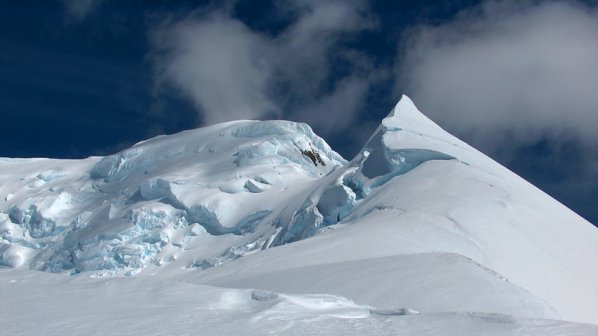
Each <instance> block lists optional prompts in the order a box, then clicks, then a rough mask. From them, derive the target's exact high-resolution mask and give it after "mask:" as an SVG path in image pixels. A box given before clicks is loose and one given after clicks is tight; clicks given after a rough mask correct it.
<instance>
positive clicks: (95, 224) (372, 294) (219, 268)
mask: <svg viewBox="0 0 598 336" xmlns="http://www.w3.org/2000/svg"><path fill="white" fill-rule="evenodd" d="M597 231H598V230H596V228H595V227H593V226H592V225H591V224H590V223H588V222H587V221H585V220H584V219H582V218H581V217H579V216H578V215H576V214H575V213H573V212H572V211H570V210H569V209H567V208H566V207H564V206H563V205H561V204H560V203H558V202H557V201H555V200H554V199H552V198H550V197H549V196H547V195H546V194H544V193H543V192H541V191H540V190H538V189H537V188H535V187H533V186H532V185H530V184H529V183H527V182H526V181H524V180H523V179H521V178H520V177H518V176H516V175H515V174H513V173H512V172H510V171H509V170H507V169H506V168H504V167H502V166H500V165H499V164H498V163H496V162H494V161H493V160H491V159H490V158H488V157H486V156H485V155H483V154H481V153H480V152H478V151H477V150H475V149H473V148H472V147H470V146H468V145H467V144H465V143H463V142H462V141H460V140H459V139H457V138H455V137H453V136H452V135H450V134H448V133H447V132H445V131H444V130H442V129H441V128H440V127H439V126H437V125H436V124H434V123H433V122H432V121H431V120H429V119H428V118H426V117H425V116H424V115H423V114H421V113H420V112H419V111H418V110H417V108H416V107H415V106H414V105H413V103H412V101H411V100H410V99H409V98H408V97H403V98H402V99H401V101H400V102H399V103H398V104H397V106H396V107H395V108H394V109H393V111H392V112H391V113H390V114H389V115H388V117H387V118H385V119H384V120H383V121H382V123H381V125H380V127H379V128H378V129H377V130H376V132H374V134H373V135H372V137H371V138H370V139H369V140H368V142H367V143H366V144H365V145H364V147H363V149H362V150H361V151H360V152H359V153H358V155H356V157H355V158H353V159H352V160H351V161H346V160H344V159H343V158H342V157H340V156H339V155H338V154H337V153H335V152H334V151H333V150H332V149H330V147H329V146H328V145H327V144H326V143H325V142H324V141H323V140H322V139H321V138H319V137H318V136H317V135H315V134H314V133H313V132H312V130H311V129H310V128H309V127H308V126H307V125H305V124H298V123H292V122H287V121H262V122H257V121H237V122H230V123H224V124H218V125H214V126H210V127H207V128H203V129H198V130H191V131H186V132H182V133H179V134H175V135H170V136H160V137H157V138H153V139H150V140H147V141H144V142H141V143H138V144H137V145H135V146H133V147H132V148H130V149H127V150H125V151H122V152H120V153H116V154H114V155H110V156H106V157H91V158H88V159H85V160H51V159H8V158H0V265H2V266H4V267H6V268H7V269H12V270H3V271H2V272H1V273H0V274H1V277H2V278H3V279H8V278H11V277H13V275H14V278H15V279H14V280H15V281H16V283H18V285H10V284H12V282H10V281H5V284H3V285H2V288H3V289H5V288H9V287H7V286H12V287H10V288H11V289H10V290H7V292H4V291H3V293H2V297H3V298H4V297H6V298H7V300H8V301H6V302H11V303H10V307H12V305H15V306H18V307H16V308H15V309H17V310H18V309H28V310H32V311H37V314H40V316H47V317H46V318H45V320H44V319H42V320H43V321H45V324H44V323H42V324H44V325H46V326H50V325H52V321H50V319H51V318H56V319H68V318H69V316H70V312H71V310H69V309H72V312H73V313H74V312H75V311H76V309H88V310H89V311H90V312H91V311H92V310H90V309H92V308H83V306H84V305H85V302H83V301H82V302H79V303H73V305H72V307H71V308H69V309H67V310H64V315H61V314H62V313H60V314H58V313H54V314H49V315H48V307H50V306H51V302H46V303H44V304H43V305H42V306H41V307H37V308H36V307H32V306H30V305H28V304H26V303H22V301H19V299H18V297H20V296H23V297H29V299H28V300H29V301H27V302H34V301H35V300H33V299H32V298H33V297H37V296H40V300H48V301H52V300H56V304H67V301H61V299H60V297H59V296H57V297H56V298H47V299H43V292H45V291H46V290H49V289H50V288H54V289H55V290H56V291H57V293H66V292H68V291H69V290H71V289H76V290H78V291H80V292H81V293H82V294H81V295H84V294H83V293H87V294H85V295H100V296H102V295H109V296H110V295H112V297H109V298H107V299H106V300H105V301H104V300H102V302H99V301H98V306H97V309H98V313H97V314H100V316H99V317H98V318H97V319H98V320H97V322H94V321H89V322H87V323H83V324H82V325H87V326H88V327H91V326H92V325H94V323H100V322H99V321H107V320H111V319H112V318H113V317H114V316H113V315H111V313H109V312H108V310H107V308H102V307H103V306H102V305H103V304H105V305H106V307H108V306H110V305H112V306H116V307H117V309H116V311H117V312H118V313H119V314H123V315H126V316H129V317H128V320H135V321H137V320H138V321H148V319H150V317H145V315H143V314H141V313H142V312H143V313H144V314H148V316H152V314H157V310H154V308H151V307H149V308H140V307H145V306H144V305H150V306H151V305H157V306H159V307H169V305H171V304H175V303H176V302H177V300H181V301H182V307H185V308H186V309H188V310H190V311H193V310H194V309H200V311H202V312H203V313H200V314H199V315H194V314H193V313H191V312H190V311H186V312H183V310H182V309H181V310H178V309H177V310H175V311H176V312H180V313H181V314H182V315H181V316H183V315H184V316H189V318H190V319H191V318H193V319H196V320H197V321H195V320H194V322H183V321H182V319H181V318H175V319H174V320H176V321H179V322H180V323H181V325H180V326H179V327H178V328H179V329H160V330H164V331H163V333H177V334H184V333H186V332H188V333H190V329H185V328H191V327H192V326H193V327H198V326H199V327H201V328H204V329H203V331H206V329H205V328H208V329H207V330H209V331H211V333H212V334H219V333H217V332H216V330H217V329H214V328H215V326H216V325H217V324H218V323H217V321H220V322H221V323H232V324H231V326H230V328H229V327H226V328H224V329H218V330H221V331H223V332H229V333H234V331H235V330H237V331H238V330H245V329H247V330H249V331H250V333H256V334H259V333H260V332H259V330H258V329H256V326H257V325H259V324H260V323H266V324H267V325H268V326H269V327H270V328H274V329H272V330H273V333H275V334H280V333H284V332H285V331H286V332H288V333H292V332H295V331H297V330H304V331H305V333H306V334H307V333H309V332H312V331H313V332H315V331H317V330H319V331H323V332H326V330H328V331H334V333H343V332H341V331H343V330H344V331H347V330H353V331H352V332H353V333H357V331H359V330H361V331H362V333H363V332H364V330H366V329H367V327H369V328H370V330H369V331H368V332H366V333H373V332H374V330H386V329H385V328H391V329H389V330H395V329H392V328H399V327H400V328H402V329H401V330H404V332H405V334H421V333H420V332H418V331H417V330H420V329H419V328H420V326H422V325H426V326H428V327H429V328H428V329H429V330H431V331H430V332H429V334H430V335H435V334H450V333H451V332H453V334H455V335H457V334H463V333H464V332H468V333H476V331H479V330H482V329H483V330H484V332H486V331H488V332H489V334H493V333H492V332H494V331H496V332H495V333H494V334H496V335H503V334H526V333H529V334H534V333H535V332H538V333H540V334H546V335H550V334H558V333H559V332H567V333H568V334H575V333H576V332H577V333H578V334H580V335H591V334H592V333H593V334H596V330H597V329H596V328H595V327H593V326H585V325H581V324H572V323H565V322H548V320H536V319H551V320H561V319H563V320H569V321H575V322H585V323H595V324H598V299H596V298H598V232H597ZM26 269H32V270H39V271H47V272H52V273H64V274H65V276H59V277H52V276H50V275H46V274H43V275H42V274H41V273H38V272H31V271H25V270H26ZM66 275H74V276H71V277H69V276H66ZM113 276H117V277H118V276H134V277H133V278H131V279H118V280H114V281H115V282H114V284H115V286H116V287H115V288H114V289H112V288H106V287H105V286H104V285H103V284H105V285H106V286H107V285H108V284H111V283H112V282H110V281H112V280H109V279H106V280H102V279H90V277H92V278H97V277H100V278H104V277H113ZM37 278H39V279H40V282H41V283H42V284H47V285H42V286H37V287H35V288H33V287H31V284H32V283H33V282H35V281H36V280H35V279H37ZM69 279H73V280H69ZM2 281H4V280H2ZM6 284H9V285H6ZM98 284H100V287H99V288H96V287H97V286H98ZM54 285H56V286H54ZM102 286H104V287H102ZM163 286H165V287H163ZM133 287H135V288H140V289H141V290H142V291H145V292H144V293H147V295H148V297H147V298H143V299H141V298H137V299H135V298H134V297H133V294H132V288H133ZM156 288H162V289H158V291H163V292H162V293H163V295H161V296H160V295H158V297H157V298H155V299H152V298H151V297H150V294H149V293H150V292H151V291H153V290H156ZM229 288H230V289H229ZM193 291H197V294H194V296H193V298H195V299H192V298H191V297H187V296H186V295H187V294H186V293H188V292H193ZM57 295H58V294H57ZM121 295H123V298H126V299H128V300H131V302H128V303H124V302H120V300H121ZM200 298H201V299H200ZM32 300H33V301H32ZM123 300H125V299H123ZM135 300H137V301H135ZM193 300H200V304H199V306H198V307H203V308H193V306H194V305H195V303H194V302H195V301H193ZM18 302H21V303H18ZM4 307H5V306H4V304H3V309H4ZM133 308H134V309H138V310H139V314H140V315H135V314H134V313H133V312H132V311H131V309H133ZM36 309H37V310H36ZM208 311H209V313H208ZM173 314H174V312H173ZM2 315H3V317H4V316H5V315H7V314H2ZM193 316H195V317H193ZM174 320H173V321H174ZM232 321H236V322H232ZM306 321H311V322H309V323H307V322H306ZM314 321H319V322H314ZM359 321H360V322H359ZM366 321H367V322H366ZM72 322H73V323H75V322H76V323H81V321H79V320H77V318H76V317H72ZM139 323H141V324H143V323H142V322H139ZM109 324H110V325H113V326H115V325H117V324H118V322H114V321H112V322H110V323H109ZM144 325H145V326H146V328H147V329H144V328H143V327H139V326H138V328H133V329H134V330H136V331H139V333H142V332H141V331H143V330H153V329H152V328H159V327H156V326H154V325H153V324H152V323H147V324H144ZM497 325H498V326H499V327H496V329H493V328H494V327H495V326H497ZM13 326H14V329H11V330H12V331H13V332H14V333H19V332H22V330H23V329H19V327H18V325H16V324H13ZM331 326H334V328H332V327H331ZM448 326H453V327H455V329H454V330H451V331H447V327H448ZM121 327H122V325H121ZM54 328H56V327H54ZM127 328H128V327H125V328H123V329H122V333H123V334H125V333H127V332H126V330H129V331H132V330H133V329H127ZM235 328H238V329H235ZM305 328H307V329H305ZM364 328H365V329H364ZM376 328H378V329H376ZM52 330H54V331H52ZM166 330H169V331H166ZM492 330H494V331H492ZM395 331H396V330H395ZM420 331H421V330H420ZM47 332H48V333H47V334H52V333H53V332H55V333H59V332H58V329H51V328H50V329H48V330H47ZM71 333H73V334H75V333H77V332H76V330H72V332H71ZM62 334H64V333H62ZM388 334H400V333H398V332H390V331H389V332H388ZM536 334H537V333H536Z"/></svg>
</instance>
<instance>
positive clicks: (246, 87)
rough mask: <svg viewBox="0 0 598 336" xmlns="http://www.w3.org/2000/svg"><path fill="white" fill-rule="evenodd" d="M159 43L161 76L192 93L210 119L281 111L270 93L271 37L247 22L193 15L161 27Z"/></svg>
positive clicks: (210, 121) (216, 119)
mask: <svg viewBox="0 0 598 336" xmlns="http://www.w3.org/2000/svg"><path fill="white" fill-rule="evenodd" d="M153 42H154V45H156V46H159V48H160V50H158V53H160V52H161V54H159V55H160V56H158V58H157V62H156V63H155V64H156V70H157V74H158V76H159V79H160V80H161V81H165V82H168V83H170V84H171V85H173V86H175V87H177V88H179V89H180V90H182V91H183V92H184V93H185V94H186V95H188V96H189V97H191V98H192V100H193V102H194V103H195V104H196V105H197V107H198V109H200V110H201V111H206V112H207V113H206V114H205V115H204V117H205V121H206V122H207V123H209V124H212V123H217V122H221V121H227V120H235V119H243V118H257V117H259V116H260V115H261V114H264V113H273V112H274V113H277V112H278V108H277V106H276V104H275V103H274V102H273V101H272V100H271V99H270V98H269V97H268V80H269V77H270V75H271V73H272V68H271V66H270V64H268V62H267V61H266V59H267V58H268V53H269V50H268V49H269V46H268V44H267V41H266V40H264V39H263V38H261V37H260V36H259V35H257V34H254V33H253V32H251V31H250V30H249V29H248V28H247V27H246V26H245V25H243V24H242V23H241V22H239V21H237V20H234V19H231V18H229V17H226V16H224V15H223V14H212V15H211V16H209V17H206V18H202V20H193V19H187V20H184V21H181V22H178V23H176V24H175V25H173V26H169V27H168V28H167V29H165V30H160V31H157V32H156V33H155V34H154V37H153Z"/></svg>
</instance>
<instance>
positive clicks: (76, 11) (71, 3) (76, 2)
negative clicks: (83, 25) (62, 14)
mask: <svg viewBox="0 0 598 336" xmlns="http://www.w3.org/2000/svg"><path fill="white" fill-rule="evenodd" d="M100 1H101V0H62V2H63V3H64V7H65V10H66V13H67V14H68V15H69V16H70V17H72V18H74V19H76V20H81V19H83V18H84V17H86V16H87V14H89V13H90V12H91V11H92V10H93V9H94V8H96V7H97V6H98V4H99V3H100Z"/></svg>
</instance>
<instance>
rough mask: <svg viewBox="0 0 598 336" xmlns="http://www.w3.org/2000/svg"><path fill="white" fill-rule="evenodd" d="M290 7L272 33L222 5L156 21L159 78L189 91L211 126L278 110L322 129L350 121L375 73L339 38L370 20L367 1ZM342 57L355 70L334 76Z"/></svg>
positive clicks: (305, 3)
mask: <svg viewBox="0 0 598 336" xmlns="http://www.w3.org/2000/svg"><path fill="white" fill-rule="evenodd" d="M285 6H286V7H285V8H280V9H281V10H284V11H287V12H292V13H294V16H296V19H295V20H294V21H293V22H292V23H291V24H290V25H289V26H288V27H286V28H285V29H284V30H283V31H281V32H279V33H277V34H275V35H273V36H272V35H266V34H263V33H260V32H256V31H252V30H251V29H250V28H249V27H247V26H246V25H245V24H244V23H243V22H241V21H240V20H238V19H235V18H233V17H231V16H230V15H227V14H225V13H224V12H222V11H215V12H212V13H210V14H208V15H192V16H190V17H188V18H186V19H184V20H182V21H178V22H175V23H167V24H164V25H162V26H159V27H157V28H156V29H154V31H153V33H152V34H151V38H152V43H153V46H154V51H153V53H152V55H153V56H152V60H153V61H154V66H155V69H156V75H157V79H158V82H159V83H160V84H161V85H169V86H171V87H174V88H177V89H179V90H180V91H181V92H183V93H184V94H185V95H186V96H187V97H189V98H190V99H191V100H192V101H193V102H194V104H195V105H196V106H197V108H198V111H199V112H200V113H201V115H202V116H203V118H204V121H205V122H206V123H208V124H212V123H216V122H222V121H227V120H233V119H246V118H249V119H255V118H260V117H262V116H268V117H273V116H274V117H281V118H289V119H294V120H299V121H309V122H312V123H313V126H315V127H318V126H320V127H318V128H320V129H321V130H323V131H324V132H326V131H327V130H329V131H330V132H334V128H335V127H336V128H338V127H339V125H346V124H347V123H348V122H347V123H342V122H341V123H339V122H338V121H339V120H342V119H343V118H345V119H347V120H350V119H351V118H352V117H353V115H354V113H355V111H356V110H357V109H356V108H355V106H357V105H358V104H359V102H360V101H361V100H362V99H363V97H364V96H365V94H366V92H367V88H368V86H369V84H370V82H371V81H372V80H373V78H374V77H373V75H369V74H370V73H375V72H374V71H371V70H372V69H369V67H368V65H367V62H364V61H363V60H362V57H361V56H360V55H359V54H358V53H357V52H356V51H354V50H347V49H344V48H342V46H341V45H340V44H339V41H342V39H343V38H344V37H345V36H346V35H347V34H351V33H353V32H356V31H360V30H363V29H367V28H368V27H370V26H371V22H370V21H369V19H368V18H367V17H366V16H365V15H364V11H363V8H364V7H363V6H362V5H360V3H359V2H353V3H348V2H344V1H332V2H319V1H301V2H299V1H297V2H290V3H286V4H285ZM337 61H343V62H346V63H347V64H350V71H349V73H347V74H346V75H345V76H341V77H339V78H336V77H334V78H333V77H331V76H338V75H336V74H331V73H330V69H331V68H332V62H337ZM333 102H337V103H342V104H341V105H337V104H336V103H335V104H332V103H333ZM347 102H351V104H354V105H352V106H347V105H348V104H347ZM339 106H342V107H339ZM333 119H336V120H337V122H336V123H334V122H330V121H331V120H333Z"/></svg>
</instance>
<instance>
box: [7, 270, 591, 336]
mask: <svg viewBox="0 0 598 336" xmlns="http://www.w3.org/2000/svg"><path fill="white" fill-rule="evenodd" d="M0 289H1V291H2V292H1V295H2V305H1V307H2V311H1V314H0V325H2V333H3V334H6V335H46V336H52V335H81V334H91V335H144V336H146V335H198V334H199V335H420V336H427V335H445V336H450V335H459V336H461V335H497V336H498V335H521V336H524V335H534V336H535V335H544V336H551V335H567V336H577V335H579V336H582V335H583V336H590V335H597V334H598V326H595V325H589V324H578V323H570V322H564V321H555V320H545V319H527V318H519V317H514V316H510V315H502V314H488V313H475V312H446V313H433V314H418V313H417V312H414V311H411V310H408V309H402V308H391V309H388V308H386V309H380V308H377V307H372V306H368V305H360V304H356V303H354V302H353V301H351V300H349V299H347V298H343V297H340V296H334V295H324V294H320V295H289V294H278V293H275V292H265V291H256V290H240V289H224V288H218V287H210V286H203V285H193V284H189V283H186V282H182V281H171V280H164V279H159V278H154V277H138V278H111V279H98V278H89V277H70V278H67V277H63V276H57V275H51V274H46V273H40V272H32V271H25V272H22V271H6V270H0Z"/></svg>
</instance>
